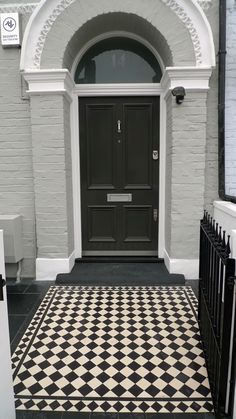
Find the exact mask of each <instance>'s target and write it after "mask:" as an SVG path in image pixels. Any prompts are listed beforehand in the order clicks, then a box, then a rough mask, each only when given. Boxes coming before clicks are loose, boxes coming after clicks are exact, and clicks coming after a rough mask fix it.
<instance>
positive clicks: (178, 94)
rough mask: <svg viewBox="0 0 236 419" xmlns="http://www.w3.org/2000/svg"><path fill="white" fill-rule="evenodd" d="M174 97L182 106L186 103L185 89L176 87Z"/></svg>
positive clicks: (173, 92) (173, 91)
mask: <svg viewBox="0 0 236 419" xmlns="http://www.w3.org/2000/svg"><path fill="white" fill-rule="evenodd" d="M172 95H173V96H175V97H176V103H177V104H178V105H181V103H183V101H184V96H185V95H186V92H185V88H184V87H182V86H178V87H175V88H174V89H173V90H172Z"/></svg>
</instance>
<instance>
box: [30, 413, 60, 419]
mask: <svg viewBox="0 0 236 419" xmlns="http://www.w3.org/2000/svg"><path fill="white" fill-rule="evenodd" d="M34 415H35V416H33V419H62V412H35V413H34Z"/></svg>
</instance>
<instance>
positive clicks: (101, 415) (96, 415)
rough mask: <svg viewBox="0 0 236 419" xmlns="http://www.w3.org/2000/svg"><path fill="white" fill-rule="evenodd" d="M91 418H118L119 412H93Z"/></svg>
mask: <svg viewBox="0 0 236 419" xmlns="http://www.w3.org/2000/svg"><path fill="white" fill-rule="evenodd" d="M79 419H80V418H79ZM90 419H118V413H91V414H90ZM130 419H131V418H130ZM137 419H138V418H137ZM140 419H143V418H140ZM144 419H145V418H144Z"/></svg>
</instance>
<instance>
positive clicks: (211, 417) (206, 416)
mask: <svg viewBox="0 0 236 419" xmlns="http://www.w3.org/2000/svg"><path fill="white" fill-rule="evenodd" d="M215 418H216V416H215V415H214V413H205V414H204V419H215Z"/></svg>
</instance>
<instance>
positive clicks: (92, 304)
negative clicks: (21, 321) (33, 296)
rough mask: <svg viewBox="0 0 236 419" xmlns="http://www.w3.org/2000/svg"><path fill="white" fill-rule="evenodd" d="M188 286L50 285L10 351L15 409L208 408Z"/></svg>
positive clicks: (190, 410)
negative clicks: (11, 351) (18, 342)
mask: <svg viewBox="0 0 236 419" xmlns="http://www.w3.org/2000/svg"><path fill="white" fill-rule="evenodd" d="M196 307H197V301H196V298H195V296H194V294H193V292H192V290H191V288H190V287H180V286H179V287H163V286H162V287H154V286H147V287H75V286H73V287H72V286H53V287H51V288H50V289H49V291H48V293H47V295H46V297H45V298H44V300H43V302H42V304H41V306H40V307H39V309H38V311H37V313H36V315H35V316H34V318H33V320H32V322H31V324H30V326H29V327H28V329H27V331H26V333H25V335H24V336H23V338H22V340H21V342H20V344H19V346H18V348H17V349H16V351H15V353H14V354H13V357H12V363H13V371H14V388H15V397H16V408H17V409H22V410H24V409H29V410H55V411H57V410H59V411H75V412H76V411H77V412H121V413H143V412H144V413H156V412H158V413H181V412H184V413H196V412H198V413H204V412H206V413H207V412H212V410H213V406H212V402H211V394H210V389H209V383H208V378H207V371H206V366H205V360H204V357H203V353H202V348H201V342H200V335H199V329H198V324H197V319H196Z"/></svg>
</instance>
